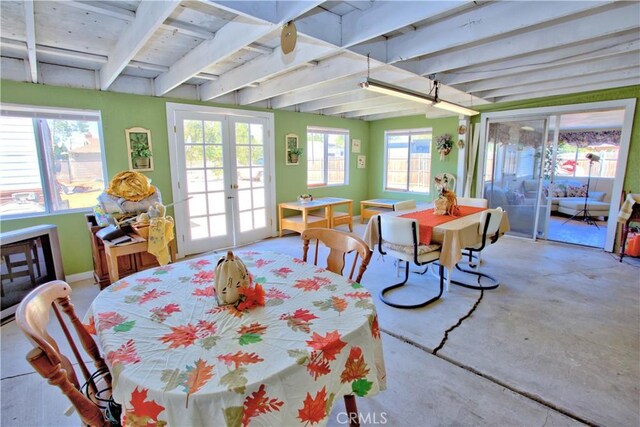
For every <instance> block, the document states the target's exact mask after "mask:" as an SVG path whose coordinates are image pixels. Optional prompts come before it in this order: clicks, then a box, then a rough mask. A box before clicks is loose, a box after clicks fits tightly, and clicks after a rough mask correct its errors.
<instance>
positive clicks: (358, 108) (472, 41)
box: [0, 0, 640, 120]
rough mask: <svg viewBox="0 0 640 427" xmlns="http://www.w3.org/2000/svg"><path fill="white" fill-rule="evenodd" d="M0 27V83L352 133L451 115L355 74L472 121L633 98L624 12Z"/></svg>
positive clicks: (172, 7) (202, 17) (123, 9)
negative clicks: (481, 108)
mask: <svg viewBox="0 0 640 427" xmlns="http://www.w3.org/2000/svg"><path fill="white" fill-rule="evenodd" d="M0 18H1V21H0V52H1V57H2V58H1V59H2V62H1V64H0V65H1V68H0V72H1V77H2V78H3V79H8V80H17V81H27V82H37V83H41V84H52V85H61V86H69V87H82V88H93V89H97V90H107V91H114V92H128V93H135V94H146V95H153V96H175V97H182V98H188V99H199V100H203V101H209V102H212V103H224V104H237V105H251V106H256V107H263V108H264V107H266V108H280V109H286V110H290V111H302V112H308V113H316V114H324V115H331V116H337V117H348V118H359V119H362V120H378V119H383V118H386V117H400V116H404V115H415V114H427V116H428V117H442V116H446V115H452V113H447V112H445V111H442V110H438V109H435V108H433V107H428V106H425V105H423V104H420V103H415V102H412V101H406V100H404V99H400V98H393V97H390V96H386V95H380V94H375V93H367V92H365V91H364V90H363V89H360V88H359V86H358V81H359V80H360V79H361V78H363V77H365V76H366V75H367V73H369V74H370V75H371V77H372V78H375V79H377V80H382V81H385V82H388V83H392V84H394V85H397V86H402V87H406V88H408V89H411V90H414V91H416V90H417V91H422V92H429V91H430V90H431V89H432V87H433V82H432V80H433V79H436V80H439V81H440V82H441V88H440V97H441V98H442V99H445V100H447V101H451V102H455V103H458V104H461V105H464V106H467V107H471V108H473V107H474V106H478V105H482V104H487V103H492V102H499V101H507V100H508V101H512V100H513V101H515V100H523V99H531V98H538V97H542V96H548V95H562V94H571V93H578V92H585V91H589V90H595V89H605V88H615V87H621V86H629V85H637V84H640V2H637V1H555V2H554V1H517V2H514V1H491V2H488V1H475V2H473V1H407V2H403V1H382V0H379V1H327V2H324V1H320V0H305V1H299V2H296V1H280V0H262V1H259V2H258V1H254V2H250V1H222V0H220V1H211V0H200V1H198V0H189V1H179V0H171V1H170V0H163V1H159V0H141V1H81V0H78V1H71V0H65V1H32V0H29V1H10V0H2V1H0ZM288 21H294V22H295V23H296V26H297V28H298V44H297V46H296V49H295V50H294V51H293V52H292V53H290V54H288V55H284V54H283V53H282V52H281V50H280V31H281V27H282V24H284V23H286V22H288ZM368 69H369V71H367V70H368Z"/></svg>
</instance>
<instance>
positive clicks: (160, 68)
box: [0, 37, 218, 80]
mask: <svg viewBox="0 0 640 427" xmlns="http://www.w3.org/2000/svg"><path fill="white" fill-rule="evenodd" d="M0 46H1V47H3V48H7V49H15V50H17V51H20V52H22V53H26V52H27V46H26V43H25V42H23V41H20V40H13V39H7V38H4V37H2V38H0ZM36 52H37V53H38V54H40V55H49V56H53V57H56V58H68V59H73V60H76V61H84V62H86V63H87V64H91V65H94V66H95V64H99V65H104V64H106V63H107V60H108V58H107V57H106V56H104V55H96V54H94V53H86V52H79V51H76V50H69V49H62V48H57V47H50V46H43V45H39V44H36ZM126 68H138V69H140V70H148V71H157V72H159V73H164V72H166V71H168V70H169V67H167V66H166V65H158V64H149V63H148V62H141V61H129V64H127V66H126V67H125V69H126ZM87 69H91V70H93V69H95V68H94V67H91V66H89V65H88V66H87ZM194 77H197V78H200V79H205V80H216V79H217V78H218V76H216V75H215V74H209V73H199V74H197V75H195V76H194Z"/></svg>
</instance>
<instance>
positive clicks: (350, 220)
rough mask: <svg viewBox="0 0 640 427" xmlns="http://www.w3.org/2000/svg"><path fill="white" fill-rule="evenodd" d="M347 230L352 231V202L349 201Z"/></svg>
mask: <svg viewBox="0 0 640 427" xmlns="http://www.w3.org/2000/svg"><path fill="white" fill-rule="evenodd" d="M349 231H350V232H351V233H353V203H352V202H349Z"/></svg>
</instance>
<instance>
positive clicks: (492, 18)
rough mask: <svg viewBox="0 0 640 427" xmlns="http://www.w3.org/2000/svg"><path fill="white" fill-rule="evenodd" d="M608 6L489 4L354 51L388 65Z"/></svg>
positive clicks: (526, 3)
mask: <svg viewBox="0 0 640 427" xmlns="http://www.w3.org/2000/svg"><path fill="white" fill-rule="evenodd" d="M609 3H611V1H600V2H596V1H589V2H500V3H489V4H487V5H484V6H480V7H477V8H474V9H472V10H469V11H468V12H464V13H460V14H457V15H454V16H451V17H448V18H444V19H442V20H439V21H437V22H434V23H432V24H430V25H426V26H423V27H421V28H418V29H417V30H416V31H414V32H413V33H409V34H403V35H400V36H396V37H392V38H390V39H388V40H385V41H380V42H376V43H373V44H371V43H369V44H367V45H366V46H362V47H356V48H354V50H355V51H357V52H359V53H365V54H366V53H367V50H371V52H372V55H374V57H375V58H376V59H378V60H381V61H383V62H386V63H390V64H392V63H394V62H398V61H404V60H407V59H410V58H415V57H418V56H422V55H428V54H431V53H434V52H439V51H442V50H445V49H451V48H454V47H457V46H462V45H465V44H468V43H477V42H478V41H479V40H483V39H489V38H491V37H497V36H500V35H502V34H505V33H509V32H515V31H525V30H526V28H529V27H532V26H535V25H540V24H546V23H547V22H549V21H555V20H559V19H560V18H562V17H565V16H569V15H573V14H577V13H581V12H584V11H587V10H590V9H595V8H598V7H602V6H604V5H607V4H609ZM568 29H570V27H569V28H568ZM376 45H380V46H376ZM380 51H383V52H384V53H386V57H380V56H381V55H380V53H379V52H380Z"/></svg>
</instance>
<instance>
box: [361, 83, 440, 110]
mask: <svg viewBox="0 0 640 427" xmlns="http://www.w3.org/2000/svg"><path fill="white" fill-rule="evenodd" d="M360 87H361V88H364V89H367V90H370V91H371V92H376V93H381V94H383V95H390V96H395V97H396V98H402V99H407V100H409V101H414V102H420V103H422V104H426V105H433V104H434V103H435V98H433V97H431V96H429V95H426V94H424V93H420V92H416V91H413V90H410V89H405V88H403V87H400V86H395V85H392V84H389V83H383V82H380V81H378V80H373V79H369V78H366V79H364V80H363V81H361V82H360Z"/></svg>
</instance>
